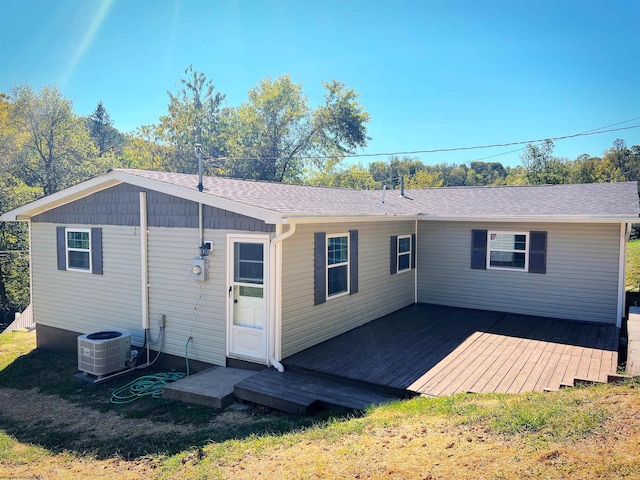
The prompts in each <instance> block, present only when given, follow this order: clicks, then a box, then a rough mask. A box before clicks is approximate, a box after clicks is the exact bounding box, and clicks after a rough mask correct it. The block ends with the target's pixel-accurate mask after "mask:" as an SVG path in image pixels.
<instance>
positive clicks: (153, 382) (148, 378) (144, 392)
mask: <svg viewBox="0 0 640 480" xmlns="http://www.w3.org/2000/svg"><path fill="white" fill-rule="evenodd" d="M191 339H192V337H189V340H187V344H186V345H185V348H184V356H185V359H186V362H187V374H186V376H187V377H188V376H189V342H190V341H191ZM184 377H185V374H184V373H182V372H170V373H156V374H155V375H145V376H143V377H139V378H136V379H135V380H133V381H131V382H129V383H127V384H126V385H125V386H123V387H120V388H118V389H116V390H114V391H113V393H112V394H111V399H110V400H109V401H110V402H111V403H114V404H116V405H122V404H125V403H130V402H133V401H135V400H138V399H139V398H142V397H152V398H162V387H164V386H165V385H167V384H169V383H171V382H175V381H176V380H180V379H181V378H184Z"/></svg>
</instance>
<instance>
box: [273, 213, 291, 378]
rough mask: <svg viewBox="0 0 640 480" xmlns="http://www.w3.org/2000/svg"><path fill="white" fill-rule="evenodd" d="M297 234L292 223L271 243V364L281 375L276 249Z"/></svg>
mask: <svg viewBox="0 0 640 480" xmlns="http://www.w3.org/2000/svg"><path fill="white" fill-rule="evenodd" d="M276 228H277V231H282V225H277V226H276ZM295 232H296V224H295V223H292V224H290V226H289V230H287V231H286V232H284V233H279V234H278V235H276V236H275V237H274V238H272V239H271V241H270V242H269V265H270V269H269V286H270V288H269V317H270V319H271V321H270V324H271V325H270V326H271V328H270V335H269V355H268V356H269V363H270V364H271V365H273V367H275V369H276V370H278V371H279V372H280V373H282V372H284V366H283V365H282V363H280V356H281V355H282V352H281V351H280V348H281V345H280V343H279V341H278V339H279V338H281V337H282V255H278V258H277V259H276V248H277V247H280V248H281V247H282V245H280V244H281V243H282V241H284V240H286V239H287V238H289V237H291V236H292V235H293V234H294V233H295Z"/></svg>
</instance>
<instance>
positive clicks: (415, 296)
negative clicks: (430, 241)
mask: <svg viewBox="0 0 640 480" xmlns="http://www.w3.org/2000/svg"><path fill="white" fill-rule="evenodd" d="M414 231H415V234H416V244H415V245H412V246H413V251H414V252H416V258H415V259H414V262H416V268H415V271H414V273H413V289H414V292H413V303H418V220H416V226H415V228H414Z"/></svg>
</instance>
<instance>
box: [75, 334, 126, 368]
mask: <svg viewBox="0 0 640 480" xmlns="http://www.w3.org/2000/svg"><path fill="white" fill-rule="evenodd" d="M130 359H131V333H129V332H127V331H124V330H107V331H103V332H95V333H88V334H85V335H80V336H79V337H78V370H80V371H81V372H86V373H89V374H91V375H96V376H97V377H102V376H104V375H109V374H110V373H114V372H118V371H120V370H124V369H125V368H127V366H128V362H129V360H130Z"/></svg>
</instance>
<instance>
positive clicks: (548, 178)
mask: <svg viewBox="0 0 640 480" xmlns="http://www.w3.org/2000/svg"><path fill="white" fill-rule="evenodd" d="M552 154H553V142H552V141H551V140H545V141H544V142H542V143H540V144H532V143H529V144H527V146H526V147H525V149H524V153H523V154H522V155H521V156H520V159H521V160H522V164H523V166H524V168H525V171H526V176H525V178H526V181H527V183H529V184H549V185H555V184H559V183H567V181H568V178H569V171H568V168H567V165H566V164H565V163H564V162H563V161H562V160H560V159H557V158H555V157H554V156H553V155H552Z"/></svg>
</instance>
